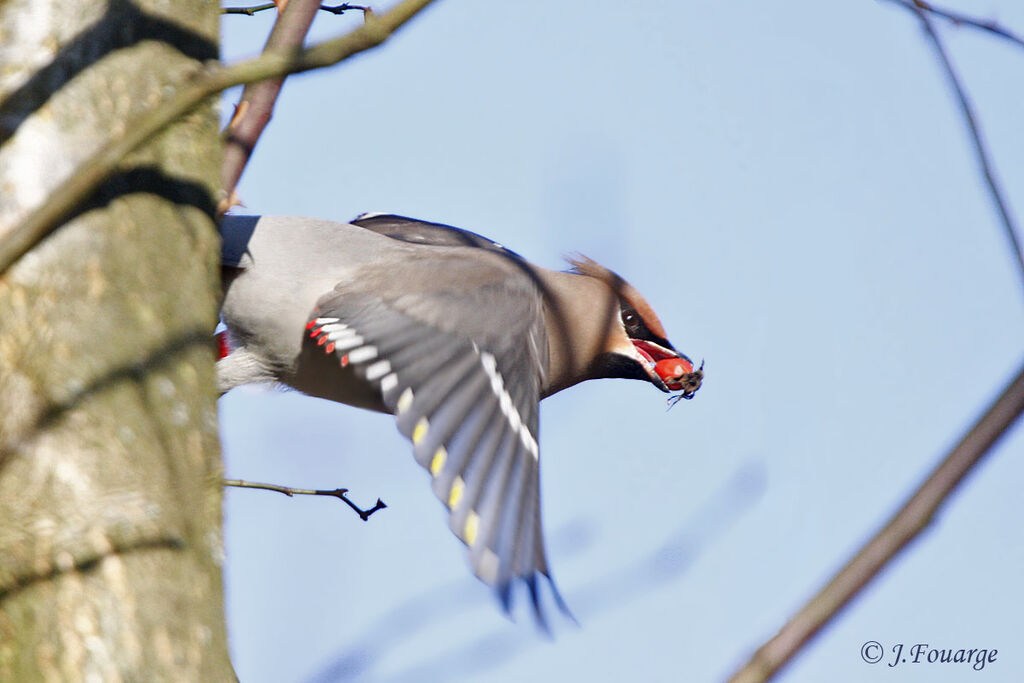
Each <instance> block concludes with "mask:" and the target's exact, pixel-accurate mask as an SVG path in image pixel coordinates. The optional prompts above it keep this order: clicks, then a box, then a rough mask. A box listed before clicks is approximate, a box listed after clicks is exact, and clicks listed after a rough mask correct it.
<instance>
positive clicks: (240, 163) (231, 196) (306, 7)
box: [217, 0, 320, 213]
mask: <svg viewBox="0 0 1024 683" xmlns="http://www.w3.org/2000/svg"><path fill="white" fill-rule="evenodd" d="M319 9H320V0H292V2H290V3H288V6H287V7H286V8H285V10H284V11H283V12H281V13H279V14H278V15H277V20H276V21H275V22H274V28H273V29H271V31H270V36H269V37H268V38H267V44H266V45H265V46H264V48H263V51H264V52H273V51H274V50H297V49H299V48H301V47H302V43H303V42H304V41H305V40H306V34H307V33H308V32H309V27H310V26H311V25H312V23H313V17H314V16H316V13H317V10H319ZM285 78H286V76H284V75H282V76H279V77H278V78H270V79H267V80H265V81H259V82H258V83H250V84H248V85H247V86H245V89H244V90H243V91H242V96H241V97H240V98H239V100H238V105H236V107H235V115H234V117H232V119H231V122H230V123H229V124H228V127H227V130H226V131H225V136H226V141H225V146H224V159H223V160H222V161H221V167H220V168H221V170H220V182H221V187H222V188H223V190H224V197H223V199H221V201H220V202H219V204H218V207H217V209H218V211H219V212H220V213H224V212H226V211H227V210H228V209H230V208H231V207H232V206H233V205H235V204H237V203H238V201H237V199H236V195H235V188H236V187H237V186H238V180H239V178H241V177H242V172H243V171H245V166H246V164H248V163H249V157H251V156H252V152H253V150H254V149H255V148H256V143H257V142H258V141H259V139H260V135H262V134H263V129H264V128H266V127H267V124H268V123H270V118H271V116H272V115H273V112H274V103H275V102H277V97H278V95H279V94H280V93H281V88H282V86H283V85H284V79H285Z"/></svg>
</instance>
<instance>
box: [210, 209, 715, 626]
mask: <svg viewBox="0 0 1024 683" xmlns="http://www.w3.org/2000/svg"><path fill="white" fill-rule="evenodd" d="M221 235H222V238H223V247H222V275H223V283H224V300H223V305H222V308H221V318H222V320H223V322H224V324H225V326H226V327H227V338H228V345H227V349H226V353H227V355H226V356H225V357H223V358H222V359H221V360H220V361H219V362H218V364H217V380H218V385H219V389H220V391H221V392H222V393H223V392H226V391H228V390H230V389H231V388H233V387H236V386H239V385H242V384H247V383H251V382H277V383H283V384H285V385H287V386H290V387H293V388H294V389H297V390H298V391H301V392H303V393H305V394H308V395H311V396H317V397H320V398H325V399H328V400H331V401H336V402H339V403H345V404H348V405H352V406H357V407H360V408H367V409H370V410H376V411H382V412H386V413H391V414H393V415H394V416H395V419H396V421H397V423H398V429H399V431H400V432H401V433H402V434H403V435H404V436H406V437H407V438H408V439H409V440H411V441H412V446H413V453H414V455H415V458H416V461H417V462H418V463H419V464H420V465H421V466H423V467H424V468H425V469H426V470H427V471H428V472H429V473H430V477H431V483H432V486H433V490H434V493H435V494H436V495H437V497H438V498H440V500H441V501H442V502H443V503H444V505H445V507H446V508H447V509H448V520H449V526H450V527H451V530H452V531H453V532H454V533H455V535H456V536H458V538H459V539H460V540H462V542H463V543H465V544H466V546H467V547H468V553H469V561H470V564H471V566H472V569H473V572H474V573H475V574H476V576H478V577H479V578H480V579H482V580H483V581H484V582H485V583H487V584H489V585H490V586H492V587H493V588H494V589H495V590H496V592H497V594H498V596H499V598H500V599H501V602H502V605H503V607H504V608H505V610H506V611H508V610H509V609H510V599H511V589H512V586H513V585H514V583H515V582H516V581H517V580H521V581H523V582H524V583H525V584H526V586H527V587H528V589H529V593H530V598H531V600H532V602H533V606H534V613H535V615H536V616H537V617H538V619H539V620H540V622H541V623H542V624H543V623H544V622H543V614H542V612H541V608H540V600H539V594H538V588H539V585H538V580H539V578H540V577H544V578H545V579H546V580H547V582H548V583H549V585H550V586H551V588H552V591H553V593H554V595H555V597H556V600H557V601H558V603H559V604H560V605H561V606H562V607H563V609H564V603H563V602H562V601H561V598H560V597H558V593H557V590H555V589H554V584H553V582H552V581H551V572H550V569H549V567H548V562H547V559H546V557H545V551H544V540H543V534H542V530H541V519H540V490H539V455H540V451H539V447H538V412H539V405H538V404H539V401H540V399H542V398H545V397H547V396H550V395H552V394H554V393H555V392H558V391H561V390H562V389H565V388H567V387H570V386H572V385H574V384H577V383H579V382H581V381H583V380H587V379H596V378H602V377H622V378H630V379H639V380H643V381H646V382H650V383H651V384H653V385H654V386H655V387H657V388H658V389H660V390H662V391H664V392H669V391H680V392H682V393H681V394H679V396H681V397H683V398H690V397H692V396H693V394H694V392H696V391H697V389H698V388H699V387H700V385H701V382H702V380H703V367H701V368H698V369H694V367H693V364H692V362H691V361H690V359H689V358H687V357H686V356H685V355H683V354H681V353H679V352H678V351H676V349H675V348H674V347H673V346H672V344H671V343H670V342H669V341H668V338H667V334H666V332H665V329H664V328H663V327H662V324H661V322H660V321H659V320H658V317H657V316H656V315H655V313H654V310H653V309H652V308H651V307H650V305H649V304H648V303H647V301H646V300H645V299H644V298H643V297H642V296H641V295H640V293H639V292H637V291H636V289H634V288H633V287H632V286H631V285H630V284H629V283H627V282H626V281H625V280H624V279H622V278H621V277H619V276H618V275H616V274H615V273H614V272H612V271H611V270H608V269H607V268H605V267H603V266H601V265H599V264H597V263H595V262H594V261H591V260H589V259H586V258H584V257H579V258H575V259H572V260H571V265H572V269H571V270H570V271H567V272H559V271H553V270H548V269H545V268H540V267H538V266H535V265H532V264H530V263H529V262H527V261H526V260H525V259H523V258H522V257H521V256H519V255H518V254H516V253H515V252H513V251H511V250H509V249H506V248H505V247H503V246H502V245H500V244H498V243H497V242H494V241H492V240H489V239H487V238H485V237H482V236H480V235H478V234H476V233H473V232H470V231H468V230H462V229H459V228H454V227H451V226H448V225H443V224H440V223H431V222H426V221H420V220H414V219H411V218H405V217H403V216H396V215H389V214H363V215H361V216H360V217H358V218H357V219H355V220H353V221H352V222H351V223H336V222H332V221H326V220H318V219H314V218H297V217H274V216H225V217H224V218H223V219H222V222H221Z"/></svg>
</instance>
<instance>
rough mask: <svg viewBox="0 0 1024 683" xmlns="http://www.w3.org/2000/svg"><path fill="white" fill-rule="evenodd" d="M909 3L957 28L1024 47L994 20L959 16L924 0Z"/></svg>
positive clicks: (1023, 42)
mask: <svg viewBox="0 0 1024 683" xmlns="http://www.w3.org/2000/svg"><path fill="white" fill-rule="evenodd" d="M911 2H912V3H913V5H914V7H917V8H918V9H922V10H924V11H926V12H929V13H931V14H934V15H935V16H937V17H942V18H943V19H947V20H949V21H951V22H953V23H954V24H956V25H957V26H969V27H971V28H976V29H979V30H981V31H986V32H988V33H991V34H992V35H995V36H998V37H1000V38H1002V39H1003V40H1008V41H1010V42H1011V43H1013V44H1015V45H1016V46H1017V47H1024V38H1021V37H1020V36H1018V35H1017V34H1015V33H1013V32H1012V31H1010V30H1009V29H1006V28H1003V27H1002V26H1000V25H999V23H998V22H996V21H995V20H992V19H978V18H975V17H972V16H968V15H966V14H961V13H960V12H955V11H953V10H949V9H943V8H941V7H936V6H935V5H933V4H931V3H930V2H925V1H924V0H911ZM903 4H905V3H903Z"/></svg>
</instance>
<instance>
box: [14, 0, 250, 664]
mask: <svg viewBox="0 0 1024 683" xmlns="http://www.w3.org/2000/svg"><path fill="white" fill-rule="evenodd" d="M218 21H219V5H218V4H217V3H209V2H203V1H201V0H176V1H175V2H165V1H160V0H106V1H99V2H98V1H97V0H0V240H2V239H3V236H4V234H5V232H7V231H8V230H10V229H11V227H12V226H13V225H15V224H16V223H17V221H18V219H19V218H20V217H22V216H24V215H25V214H26V213H27V212H28V211H29V210H31V209H32V208H34V207H35V206H37V205H38V204H39V203H40V202H43V201H45V198H46V195H47V193H48V192H49V191H51V190H52V189H53V188H54V187H56V186H57V184H58V183H60V182H61V181H63V180H65V179H66V178H67V177H68V175H69V174H70V173H71V172H72V170H73V169H74V168H75V166H76V164H78V163H81V161H82V160H83V159H85V158H86V157H87V156H88V155H89V154H90V153H92V152H93V151H94V150H95V149H97V147H98V145H100V144H102V142H103V141H104V140H105V139H107V138H109V137H110V136H111V134H112V133H114V132H116V131H118V130H119V129H122V128H123V127H124V126H126V125H127V124H128V122H129V121H130V120H131V118H132V116H134V115H136V114H138V113H139V112H140V111H142V110H143V109H144V108H145V107H148V106H150V105H152V104H153V103H154V102H155V101H157V100H159V99H160V98H162V97H164V96H166V94H167V93H168V92H169V91H173V89H174V88H175V87H176V85H177V84H180V83H182V82H184V81H186V80H187V79H188V78H189V76H190V74H191V73H193V72H194V71H195V70H196V69H197V68H198V66H199V64H200V63H201V62H202V61H203V60H206V59H214V58H216V57H217V42H218V41H217V37H218ZM219 154H220V148H219V143H218V138H217V119H216V115H215V112H214V109H213V107H212V105H206V106H203V107H201V108H200V109H199V110H197V111H195V112H194V113H193V114H191V115H189V116H188V117H187V118H186V119H185V120H182V121H180V122H178V123H176V124H175V125H173V126H171V127H170V128H168V129H167V130H166V131H164V132H163V133H162V134H160V135H159V136H158V137H157V138H156V139H154V140H153V141H152V142H151V143H150V144H148V145H147V146H145V147H144V148H142V149H140V150H139V151H137V152H136V153H135V154H134V155H133V156H132V157H131V158H130V159H129V160H127V161H126V162H125V164H124V165H123V167H122V169H121V171H120V172H119V173H118V174H116V175H115V176H114V177H113V178H112V179H111V180H110V181H108V182H106V183H104V185H103V186H102V187H101V189H100V190H99V192H97V193H96V194H95V195H94V196H93V197H92V198H90V200H89V201H88V202H87V203H86V204H85V205H82V206H80V207H78V209H76V211H75V212H74V214H73V215H72V216H70V217H69V218H68V220H67V221H66V223H65V224H64V225H63V226H62V227H61V228H60V229H59V230H57V231H56V232H55V233H54V234H53V235H51V236H50V237H49V238H47V239H45V240H44V241H43V242H42V243H41V244H39V245H38V246H37V247H36V248H35V249H33V250H32V251H31V252H30V253H29V254H27V255H26V256H25V257H23V258H22V259H21V260H20V261H18V262H17V263H16V264H15V265H14V266H13V267H12V268H11V269H9V270H8V271H7V272H5V273H2V274H0V680H3V681H7V680H11V681H22V680H25V681H28V680H104V681H117V680H129V681H142V680H146V681H157V680H174V681H184V680H190V681H200V680H201V681H224V680H232V679H233V678H234V673H233V671H232V669H231V665H230V662H229V660H228V654H227V638H226V632H225V623H224V607H223V593H222V584H221V553H222V543H221V462H220V454H219V450H218V437H217V424H216V394H215V389H214V385H213V363H214V351H213V346H212V336H211V335H212V332H213V329H214V326H215V324H216V321H217V292H218V282H217V277H218V262H219V261H218V240H217V233H216V229H215V224H214V217H213V214H214V207H215V192H216V190H217V182H218V173H219Z"/></svg>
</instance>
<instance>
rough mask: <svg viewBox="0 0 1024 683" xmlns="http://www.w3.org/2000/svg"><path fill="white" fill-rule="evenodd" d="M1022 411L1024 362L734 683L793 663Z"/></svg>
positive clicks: (755, 679)
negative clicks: (914, 488) (943, 455)
mask: <svg viewBox="0 0 1024 683" xmlns="http://www.w3.org/2000/svg"><path fill="white" fill-rule="evenodd" d="M1022 412H1024V365H1022V366H1021V369H1020V370H1019V371H1018V373H1017V376H1016V377H1015V378H1014V379H1013V381H1011V382H1010V384H1009V386H1008V387H1006V389H1004V390H1003V392H1002V393H1001V394H1000V395H999V398H997V399H996V400H995V402H994V403H993V404H992V405H991V406H990V407H989V409H988V410H987V411H985V414H984V415H982V416H981V417H980V418H979V419H978V421H977V422H975V423H974V426H972V427H971V429H970V430H969V431H968V432H967V434H965V435H964V437H963V438H962V439H961V440H960V443H958V444H957V445H956V446H955V447H954V448H953V450H952V451H951V452H950V453H949V455H948V456H946V458H945V459H944V460H943V461H942V462H941V463H940V464H939V466H938V467H936V468H935V469H934V470H933V471H932V473H931V475H929V477H928V478H927V479H926V480H925V481H924V483H923V484H921V486H920V487H919V488H918V489H917V491H916V492H915V493H914V494H913V495H912V496H911V497H910V499H909V500H907V502H906V503H904V505H903V507H902V508H900V510H899V512H897V513H896V514H895V515H893V516H892V517H891V518H890V520H889V522H888V523H887V524H886V525H885V527H883V528H882V529H881V530H880V531H879V532H878V533H877V534H875V535H874V537H873V538H871V540H870V541H868V542H867V544H865V545H864V546H863V547H862V548H861V549H860V551H859V552H858V553H857V554H856V555H855V556H854V557H853V559H852V560H850V561H849V562H848V563H847V564H846V566H845V567H843V568H842V569H841V570H840V571H839V573H838V574H836V575H835V576H834V577H833V578H832V580H831V581H829V582H828V584H827V585H826V586H825V587H824V588H822V589H821V590H820V591H819V592H818V594H817V595H815V596H814V597H813V598H811V600H810V601H809V602H808V603H807V604H806V605H805V606H804V607H803V608H802V609H801V610H800V611H799V612H797V614H796V616H794V617H793V618H792V619H790V620H789V622H788V623H787V624H786V625H785V626H783V627H782V629H781V630H780V631H779V632H778V634H777V635H776V636H775V637H774V638H772V639H771V640H769V641H768V642H767V643H765V645H763V646H762V647H761V648H760V649H759V650H758V651H757V652H755V653H754V655H753V657H751V659H750V661H749V662H747V664H746V665H745V666H744V667H743V668H742V669H741V670H740V671H739V672H737V673H736V674H735V675H734V676H733V678H732V679H730V680H731V681H732V682H733V683H755V682H758V681H766V680H768V679H769V678H770V677H771V676H773V675H774V674H775V672H777V671H778V670H779V669H780V668H782V667H783V666H784V665H785V664H786V663H787V662H789V660H790V659H792V658H793V656H794V655H795V654H796V653H797V652H798V651H799V650H800V649H801V648H802V647H803V646H804V645H805V644H806V643H807V642H808V641H809V640H810V639H811V638H812V637H813V636H814V635H815V634H816V633H817V632H818V631H819V630H820V629H821V628H822V627H823V626H824V625H825V624H826V623H828V622H829V620H831V619H832V618H833V617H835V615H836V614H837V613H838V612H839V611H840V610H841V609H842V608H843V607H844V606H845V605H846V604H848V603H849V602H850V600H852V599H853V597H854V596H855V595H857V593H859V592H860V590H861V589H862V588H864V586H866V585H867V584H868V583H869V582H870V581H871V579H873V578H874V577H875V576H877V575H878V572H879V571H880V570H881V569H882V568H883V567H884V566H885V565H886V564H888V563H889V562H890V561H891V560H892V559H893V558H894V557H895V556H896V554H897V553H899V552H900V551H901V550H902V549H903V548H904V547H906V545H907V544H908V543H910V541H912V540H913V539H914V538H916V537H917V536H918V535H919V534H920V533H921V532H922V531H924V529H925V528H926V527H927V526H928V524H929V523H930V522H931V521H932V519H933V518H934V516H935V513H936V511H937V510H938V509H939V507H940V506H941V505H942V504H943V503H944V502H945V501H946V500H947V499H948V498H949V495H950V494H951V493H952V492H953V490H954V489H955V488H956V487H957V485H959V484H960V482H961V481H963V479H964V477H966V476H967V474H968V473H969V472H970V471H971V470H972V469H973V468H974V466H975V465H977V464H978V462H979V461H980V460H981V458H982V456H984V455H985V454H986V453H987V452H988V451H989V449H991V447H992V446H993V444H995V443H996V442H997V441H998V440H999V437H1001V436H1002V435H1003V434H1005V433H1006V431H1007V430H1008V429H1009V427H1010V426H1011V425H1012V424H1013V423H1014V421H1016V420H1017V418H1018V417H1020V415H1021V413H1022Z"/></svg>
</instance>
